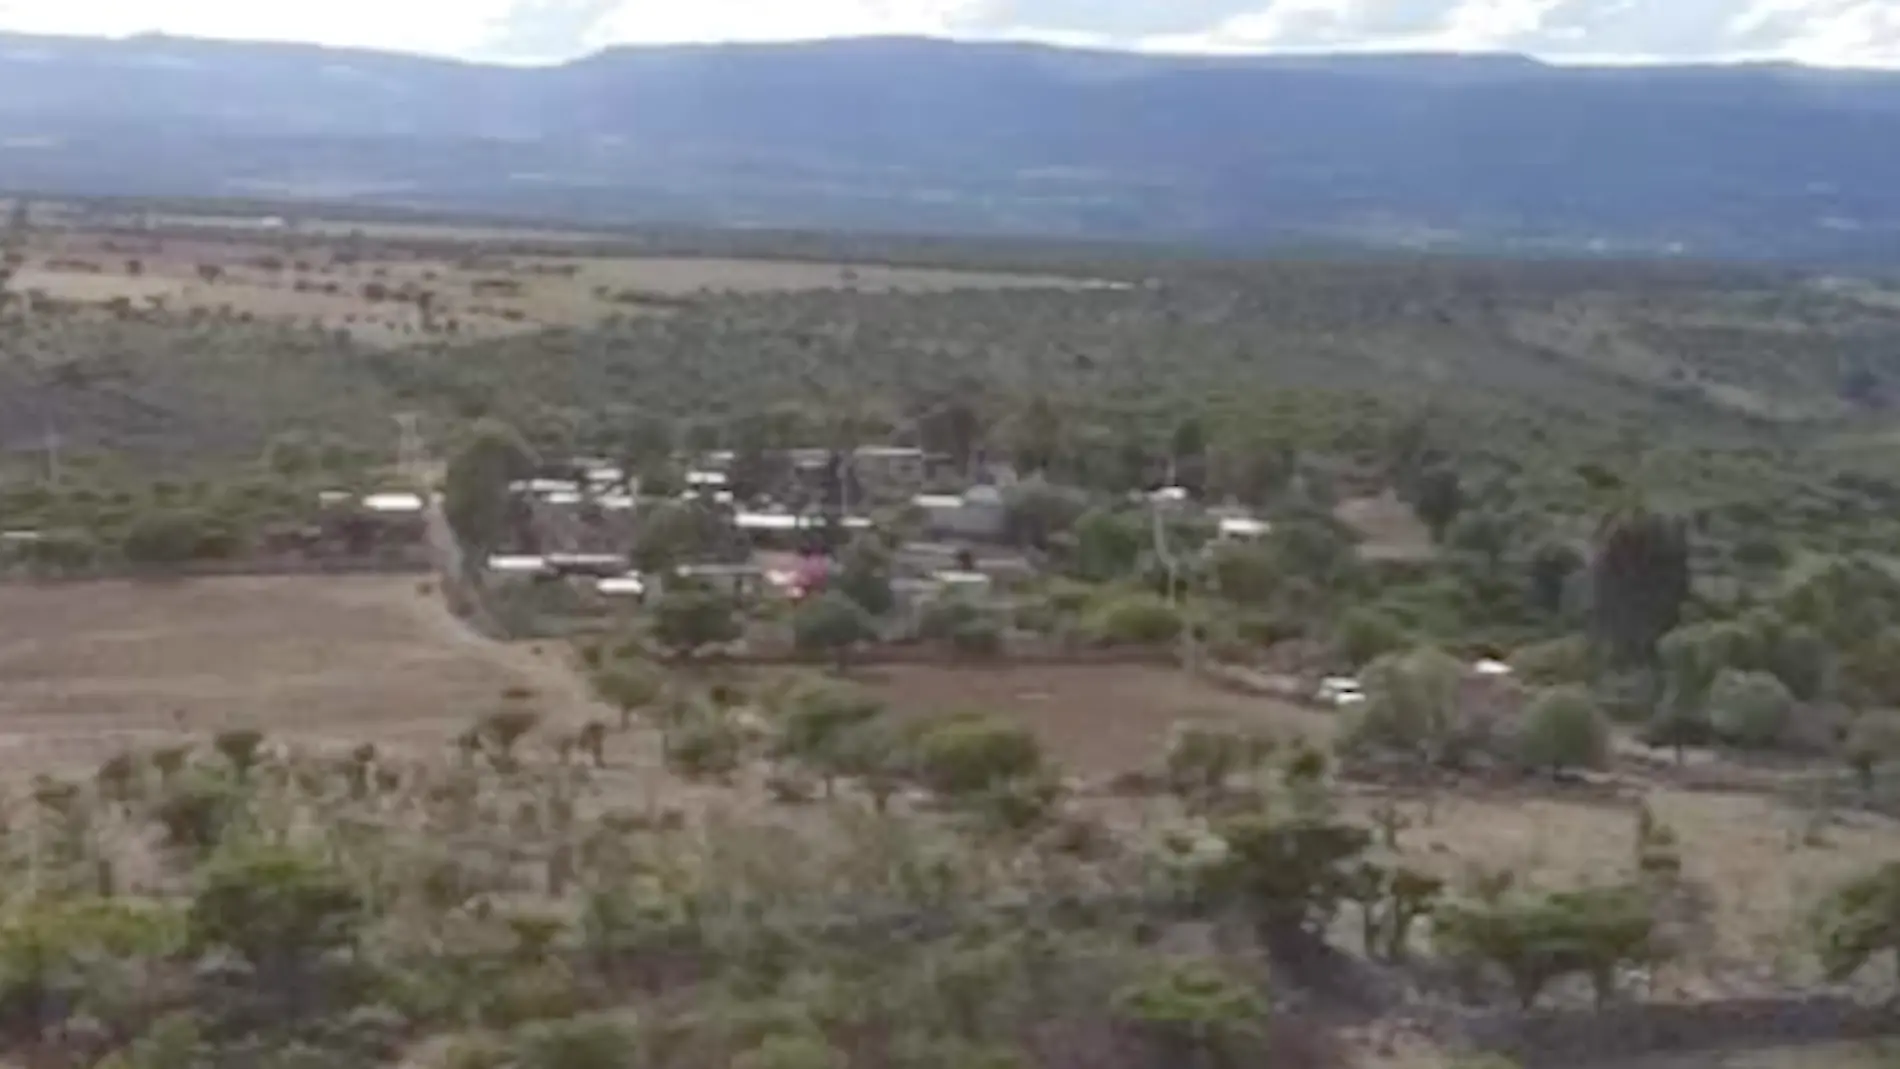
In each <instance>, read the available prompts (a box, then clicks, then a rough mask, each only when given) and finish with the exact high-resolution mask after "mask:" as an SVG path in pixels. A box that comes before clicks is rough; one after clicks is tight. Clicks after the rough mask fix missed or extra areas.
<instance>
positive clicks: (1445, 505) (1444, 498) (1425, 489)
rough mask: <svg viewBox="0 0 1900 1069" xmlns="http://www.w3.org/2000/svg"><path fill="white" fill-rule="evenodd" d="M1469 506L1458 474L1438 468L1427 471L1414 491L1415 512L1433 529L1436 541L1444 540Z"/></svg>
mask: <svg viewBox="0 0 1900 1069" xmlns="http://www.w3.org/2000/svg"><path fill="white" fill-rule="evenodd" d="M1464 506H1465V493H1464V484H1463V483H1462V482H1460V480H1459V478H1458V472H1457V471H1455V470H1453V469H1452V468H1448V467H1443V466H1438V467H1432V468H1428V469H1426V470H1425V471H1424V472H1423V473H1422V474H1420V475H1419V477H1418V482H1417V485H1416V486H1415V487H1414V488H1413V490H1412V509H1413V511H1415V512H1417V513H1418V518H1419V519H1421V520H1423V521H1424V522H1425V526H1427V527H1429V528H1431V530H1432V537H1433V538H1434V539H1438V540H1441V541H1442V540H1443V539H1444V537H1445V533H1446V531H1448V530H1450V528H1451V525H1452V522H1453V521H1454V520H1456V519H1457V518H1458V513H1459V512H1460V511H1461V510H1463V508H1464Z"/></svg>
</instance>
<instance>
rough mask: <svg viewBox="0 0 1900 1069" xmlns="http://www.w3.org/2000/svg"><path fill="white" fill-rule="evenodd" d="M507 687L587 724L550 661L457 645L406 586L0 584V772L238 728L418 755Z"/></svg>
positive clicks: (82, 760)
mask: <svg viewBox="0 0 1900 1069" xmlns="http://www.w3.org/2000/svg"><path fill="white" fill-rule="evenodd" d="M548 656H550V657H551V656H552V653H550V654H549V655H548ZM520 686H526V687H529V688H531V689H533V690H534V691H536V694H537V700H538V701H539V702H540V703H541V705H542V707H543V708H544V709H545V711H546V712H547V714H548V715H549V716H550V718H551V719H554V720H557V721H565V720H571V719H574V718H577V717H583V716H591V715H593V714H594V713H595V712H596V710H594V709H593V708H592V707H591V705H590V703H589V701H588V698H587V696H586V694H585V692H584V691H581V690H580V689H579V688H578V682H577V681H576V680H574V678H573V677H572V675H571V674H570V673H568V672H567V671H566V669H565V668H564V667H562V666H561V665H560V664H559V663H558V662H555V661H550V660H547V659H546V658H543V657H537V656H535V655H534V653H533V652H531V651H530V650H528V649H525V648H514V647H499V646H495V645H493V644H490V643H487V642H485V641H483V640H481V639H479V638H477V637H475V636H473V635H470V634H468V633H466V632H464V631H463V630H461V625H460V624H459V623H458V622H457V621H455V620H453V619H452V618H450V617H448V616H447V614H446V612H445V611H444V610H443V609H442V607H441V605H440V603H439V600H438V599H436V598H434V597H432V596H426V595H424V594H423V593H421V592H420V591H419V589H418V586H417V583H416V581H415V580H413V579H400V578H396V579H392V578H386V577H280V578H262V579H253V578H244V579H205V580H191V581H186V582H166V583H150V584H142V583H123V582H103V583H87V584H62V585H58V586H23V585H8V586H0V725H4V733H0V755H4V758H5V760H4V762H3V763H0V767H12V768H14V769H25V770H35V771H37V770H40V769H43V768H45V767H47V766H48V765H49V764H56V765H61V766H67V765H80V766H90V765H91V764H94V763H96V762H97V761H98V760H99V759H100V758H102V757H104V756H107V755H110V754H111V753H114V752H117V751H118V750H119V749H121V748H123V747H125V746H127V745H129V744H136V743H140V742H145V741H149V740H151V739H154V738H160V737H166V736H170V735H173V734H176V733H177V732H178V731H179V730H180V729H181V728H182V729H184V730H187V731H192V732H206V731H213V730H218V729H220V728H224V727H229V726H237V725H243V726H255V727H258V728H260V729H263V730H266V731H268V732H269V733H271V734H272V735H273V736H278V737H288V738H297V739H308V740H312V741H339V742H346V743H347V742H356V741H362V740H375V741H377V742H379V743H385V744H393V745H398V746H414V747H417V748H428V749H431V750H434V749H437V748H439V747H440V746H441V745H442V744H443V743H444V742H445V741H446V740H448V739H449V738H451V737H452V736H453V735H455V734H457V733H459V732H460V731H462V730H463V729H465V728H466V727H467V726H468V724H469V722H470V721H471V720H472V719H473V718H474V717H476V716H479V715H481V714H482V713H484V712H486V711H488V710H489V709H491V708H493V707H495V705H496V704H497V703H498V701H499V700H500V695H501V693H502V691H503V690H504V689H506V688H509V687H520Z"/></svg>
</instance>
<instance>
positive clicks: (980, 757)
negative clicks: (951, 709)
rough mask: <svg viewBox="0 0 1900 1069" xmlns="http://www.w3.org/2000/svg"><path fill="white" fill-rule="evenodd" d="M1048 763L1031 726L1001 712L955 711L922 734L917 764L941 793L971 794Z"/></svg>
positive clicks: (1029, 773) (1023, 776)
mask: <svg viewBox="0 0 1900 1069" xmlns="http://www.w3.org/2000/svg"><path fill="white" fill-rule="evenodd" d="M1041 768H1042V747H1041V746H1040V745H1038V744H1037V742H1036V737H1035V736H1034V735H1031V734H1030V733H1029V731H1028V729H1026V728H1024V727H1022V726H1021V725H1019V724H1015V723H1012V722H1010V721H1008V720H1005V719H1003V718H1001V717H995V716H987V715H981V714H973V715H965V716H956V717H950V718H947V719H945V720H942V721H940V722H938V723H935V724H932V725H930V726H929V727H928V728H927V729H926V730H925V731H923V733H922V734H921V735H920V736H919V737H918V739H917V770H918V773H919V775H920V776H921V777H922V778H923V781H924V783H925V785H926V786H928V787H930V789H932V790H934V791H937V792H939V793H941V794H945V795H950V796H953V797H969V796H973V795H977V794H981V793H983V792H985V791H989V790H992V789H994V788H997V787H1001V786H1003V785H1006V784H1008V783H1009V782H1011V781H1013V780H1022V779H1027V778H1029V777H1031V776H1033V775H1035V774H1036V773H1037V772H1039V771H1040V770H1041Z"/></svg>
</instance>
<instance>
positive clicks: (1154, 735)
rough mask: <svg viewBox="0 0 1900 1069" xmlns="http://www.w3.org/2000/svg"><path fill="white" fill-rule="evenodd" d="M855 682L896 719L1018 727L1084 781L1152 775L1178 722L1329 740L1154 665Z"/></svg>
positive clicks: (884, 672)
mask: <svg viewBox="0 0 1900 1069" xmlns="http://www.w3.org/2000/svg"><path fill="white" fill-rule="evenodd" d="M858 675H859V676H860V678H861V682H863V683H864V684H866V685H867V686H869V687H870V688H871V689H872V690H874V691H875V692H877V693H878V694H879V695H880V696H882V697H883V698H884V699H885V700H886V701H887V702H889V703H890V706H891V708H893V709H895V710H897V711H899V712H903V713H915V714H928V713H945V712H968V711H971V710H977V711H983V712H994V713H1005V714H1008V715H1011V716H1014V717H1017V718H1019V719H1020V720H1022V722H1023V723H1025V724H1027V725H1028V726H1029V727H1030V728H1031V729H1032V730H1034V731H1035V732H1036V734H1037V735H1038V736H1039V737H1040V738H1041V739H1042V742H1043V745H1045V746H1047V747H1048V748H1049V749H1050V751H1051V752H1052V753H1053V754H1054V755H1055V756H1056V758H1057V759H1058V760H1060V761H1061V762H1062V763H1063V764H1065V765H1067V766H1069V767H1071V768H1074V769H1076V770H1077V771H1080V772H1084V773H1089V774H1103V773H1115V772H1123V771H1129V770H1132V769H1137V768H1142V767H1146V766H1150V765H1152V764H1153V763H1154V762H1155V761H1156V760H1157V759H1159V757H1160V756H1161V753H1162V751H1163V749H1164V748H1165V747H1166V745H1167V741H1168V733H1169V731H1170V730H1171V729H1172V728H1173V726H1174V725H1175V724H1176V723H1177V722H1179V721H1182V720H1213V721H1228V722H1232V723H1235V724H1249V725H1254V726H1257V727H1260V728H1263V729H1266V730H1268V731H1270V732H1272V733H1275V734H1276V735H1279V736H1281V737H1282V738H1284V739H1285V740H1287V741H1289V742H1290V741H1292V740H1294V739H1296V738H1314V739H1317V738H1322V737H1324V736H1326V735H1327V734H1329V733H1330V732H1331V730H1332V720H1331V718H1330V717H1328V716H1326V715H1325V714H1323V713H1317V712H1314V711H1312V710H1308V709H1304V708H1301V707H1299V706H1294V705H1288V704H1286V703H1283V702H1276V701H1273V700H1272V699H1268V698H1259V697H1252V696H1248V695H1242V694H1235V693H1231V692H1228V691H1225V690H1221V689H1219V688H1217V687H1215V686H1213V685H1211V684H1209V683H1206V682H1204V681H1202V680H1199V679H1195V678H1193V677H1191V676H1189V675H1187V674H1185V673H1183V672H1181V671H1179V670H1176V669H1170V668H1163V667H1156V666H1151V665H1075V666H1051V665H1035V666H1021V667H1011V666H994V667H982V668H959V667H949V666H941V665H892V666H884V667H879V668H875V669H865V670H863V671H861V672H860V673H858Z"/></svg>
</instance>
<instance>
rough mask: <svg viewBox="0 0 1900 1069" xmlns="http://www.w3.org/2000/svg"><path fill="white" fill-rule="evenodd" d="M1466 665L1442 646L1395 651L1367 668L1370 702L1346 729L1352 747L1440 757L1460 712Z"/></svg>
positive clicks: (1348, 742) (1367, 693) (1347, 740)
mask: <svg viewBox="0 0 1900 1069" xmlns="http://www.w3.org/2000/svg"><path fill="white" fill-rule="evenodd" d="M1463 676H1464V666H1463V665H1462V664H1460V663H1459V662H1458V660H1457V659H1456V658H1454V657H1452V656H1450V655H1448V654H1446V653H1443V652H1441V651H1439V650H1432V649H1421V650H1414V651H1412V652H1410V653H1391V654H1387V655H1385V656H1384V657H1381V658H1379V659H1378V660H1377V661H1374V662H1373V663H1372V665H1371V666H1370V667H1368V668H1367V669H1366V671H1365V690H1366V702H1365V704H1364V705H1363V706H1361V707H1360V710H1359V713H1358V715H1357V717H1356V718H1355V719H1354V721H1353V722H1352V723H1351V724H1350V725H1349V726H1348V728H1347V731H1346V743H1347V745H1348V747H1351V748H1365V749H1374V750H1386V751H1392V752H1401V753H1410V754H1417V755H1420V756H1424V757H1427V758H1430V759H1436V757H1437V755H1438V754H1440V753H1441V752H1442V751H1443V749H1444V747H1445V745H1446V744H1447V743H1448V741H1449V740H1450V738H1451V735H1452V733H1453V731H1454V729H1455V725H1456V721H1457V716H1458V691H1459V685H1460V681H1461V680H1462V678H1463Z"/></svg>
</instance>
